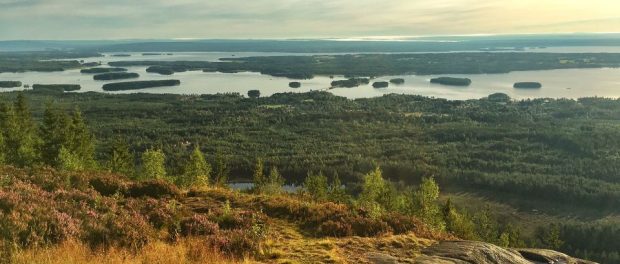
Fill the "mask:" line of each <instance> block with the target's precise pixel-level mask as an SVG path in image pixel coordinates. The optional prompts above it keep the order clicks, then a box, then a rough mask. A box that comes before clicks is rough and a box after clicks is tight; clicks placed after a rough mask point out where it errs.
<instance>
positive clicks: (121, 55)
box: [110, 54, 131, 57]
mask: <svg viewBox="0 0 620 264" xmlns="http://www.w3.org/2000/svg"><path fill="white" fill-rule="evenodd" d="M110 57H131V54H112V55H110Z"/></svg>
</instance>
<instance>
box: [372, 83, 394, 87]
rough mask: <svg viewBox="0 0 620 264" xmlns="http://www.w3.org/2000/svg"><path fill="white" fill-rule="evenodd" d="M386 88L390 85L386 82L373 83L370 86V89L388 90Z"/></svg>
mask: <svg viewBox="0 0 620 264" xmlns="http://www.w3.org/2000/svg"><path fill="white" fill-rule="evenodd" d="M388 86H390V83H388V82H375V83H373V84H372V87H374V88H388Z"/></svg>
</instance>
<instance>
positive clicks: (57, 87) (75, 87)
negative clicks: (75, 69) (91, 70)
mask: <svg viewBox="0 0 620 264" xmlns="http://www.w3.org/2000/svg"><path fill="white" fill-rule="evenodd" d="M80 89H82V86H80V85H79V84H35V85H32V90H33V91H36V92H71V91H79V90H80Z"/></svg>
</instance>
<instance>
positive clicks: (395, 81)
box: [390, 78, 405, 85]
mask: <svg viewBox="0 0 620 264" xmlns="http://www.w3.org/2000/svg"><path fill="white" fill-rule="evenodd" d="M390 83H392V84H399V85H400V84H405V79H403V78H395V79H391V80H390Z"/></svg>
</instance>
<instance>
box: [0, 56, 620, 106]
mask: <svg viewBox="0 0 620 264" xmlns="http://www.w3.org/2000/svg"><path fill="white" fill-rule="evenodd" d="M131 55H132V56H131V57H111V56H109V54H108V55H107V56H106V57H101V58H85V59H84V60H85V61H86V62H92V61H102V62H104V63H106V62H108V61H118V60H171V61H176V60H200V61H206V60H209V61H214V60H217V59H219V58H223V57H233V55H234V56H235V57H245V56H273V55H291V54H286V53H257V52H251V53H249V52H246V53H234V54H233V53H217V52H200V53H175V54H173V55H165V54H164V55H156V56H143V55H142V54H141V53H131ZM297 55H300V54H297ZM128 69H129V72H136V73H139V74H140V78H138V79H133V80H163V79H179V80H181V86H177V87H160V88H152V89H144V90H137V91H123V92H116V93H135V92H147V93H173V94H215V93H240V94H244V95H245V94H246V93H247V91H248V90H253V89H257V90H260V91H261V95H262V96H269V95H272V94H274V93H281V92H307V91H311V90H326V89H328V88H329V87H330V83H331V81H333V79H331V78H329V77H327V76H317V77H315V78H314V79H311V80H301V81H300V82H301V83H302V87H301V88H298V89H293V88H289V87H288V84H289V82H291V81H292V80H290V79H287V78H280V77H272V76H268V75H261V74H259V73H252V72H241V73H205V72H201V71H190V72H183V73H175V74H174V75H172V76H163V75H159V74H155V73H147V72H146V67H128ZM449 76H454V77H466V78H470V79H472V85H471V86H469V87H452V86H443V85H438V84H430V82H429V80H430V79H431V78H434V77H437V76H435V75H433V76H416V75H406V76H385V77H380V78H377V79H375V80H373V82H374V81H388V80H389V79H391V78H403V79H405V84H403V85H390V87H389V88H386V89H375V88H373V87H372V82H371V84H369V85H365V86H360V87H356V88H338V89H332V90H329V91H330V92H332V93H334V94H336V95H339V96H345V97H348V98H364V97H375V96H381V95H383V94H389V93H398V94H417V95H424V96H431V97H437V98H446V99H457V100H465V99H478V98H482V97H485V96H487V95H489V94H491V93H496V92H503V93H506V94H508V95H510V96H511V97H513V98H517V99H525V98H541V97H550V98H580V97H589V96H601V97H613V98H618V97H620V69H618V68H614V69H566V70H545V71H522V72H512V73H508V74H468V75H458V74H451V75H449ZM335 78H336V79H341V78H343V77H342V76H336V77H335ZM0 80H10V81H21V82H22V83H23V84H28V85H32V84H35V83H38V84H64V83H67V84H80V85H82V90H81V92H87V91H97V92H102V89H101V86H102V85H103V84H105V83H108V82H114V81H94V80H93V79H92V75H89V74H82V73H80V71H79V70H68V71H64V72H24V73H0ZM523 81H534V82H541V83H542V84H543V88H542V89H513V88H512V85H513V84H514V83H515V82H523ZM20 89H21V88H18V89H2V91H11V90H20Z"/></svg>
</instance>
